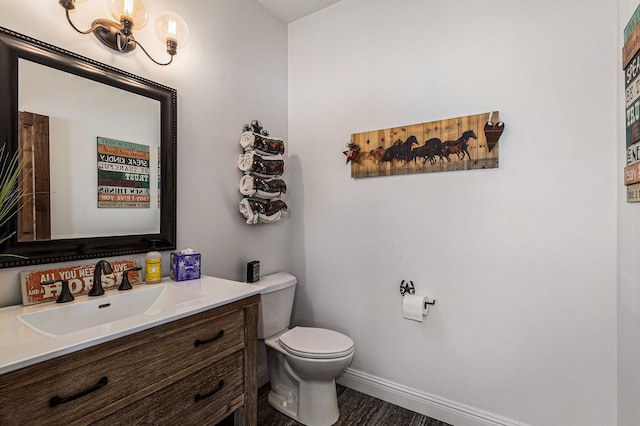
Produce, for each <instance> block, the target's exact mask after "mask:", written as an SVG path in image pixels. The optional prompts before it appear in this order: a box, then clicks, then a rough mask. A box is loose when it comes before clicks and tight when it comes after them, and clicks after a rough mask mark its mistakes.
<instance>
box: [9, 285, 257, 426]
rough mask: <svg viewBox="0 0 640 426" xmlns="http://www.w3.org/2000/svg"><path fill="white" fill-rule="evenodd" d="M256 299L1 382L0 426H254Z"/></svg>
mask: <svg viewBox="0 0 640 426" xmlns="http://www.w3.org/2000/svg"><path fill="white" fill-rule="evenodd" d="M259 298H260V296H259V295H254V296H251V297H248V298H245V299H242V300H239V301H236V302H232V303H229V304H227V305H223V306H220V307H217V308H214V309H211V310H208V311H205V312H202V313H199V314H196V315H193V316H190V317H187V318H184V319H180V320H177V321H173V322H171V323H168V324H164V325H161V326H158V327H154V328H151V329H149V330H145V331H141V332H138V333H135V334H131V335H129V336H125V337H121V338H118V339H116V340H112V341H110V342H106V343H102V344H100V345H97V346H93V347H90V348H87V349H83V350H80V351H77V352H74V353H71V354H69V355H64V356H61V357H58V358H54V359H51V360H48V361H44V362H41V363H39V364H36V365H32V366H29V367H25V368H22V369H20V370H17V371H13V372H10V373H6V374H4V375H1V376H0V424H2V425H25V424H38V425H48V424H51V425H61V424H64V425H84V424H98V425H115V424H126V425H134V424H139V425H143V424H153V425H163V424H166V425H176V424H185V425H187V424H190V425H196V424H197V425H205V424H216V423H218V422H219V421H220V420H222V419H224V418H225V417H227V416H228V415H229V414H231V413H233V412H235V423H236V424H237V425H247V426H249V425H251V426H254V425H256V424H257V377H256V375H257V373H256V370H257V367H256V363H257V349H256V348H257V324H258V304H259V300H260V299H259ZM87 391H90V392H87ZM85 392H87V393H86V394H84V395H83V393H85ZM78 395H81V396H78ZM76 396H78V397H77V398H75V399H73V397H76ZM69 399H71V400H69ZM67 400H69V401H67ZM52 405H55V406H52Z"/></svg>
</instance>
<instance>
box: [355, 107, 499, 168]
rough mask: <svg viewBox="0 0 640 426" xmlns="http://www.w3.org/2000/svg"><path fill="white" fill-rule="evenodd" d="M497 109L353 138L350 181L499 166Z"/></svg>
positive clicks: (357, 135)
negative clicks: (352, 179)
mask: <svg viewBox="0 0 640 426" xmlns="http://www.w3.org/2000/svg"><path fill="white" fill-rule="evenodd" d="M503 130H504V123H503V122H502V121H500V116H499V112H498V111H494V112H487V113H484V114H477V115H470V116H466V117H459V118H451V119H447V120H440V121H433V122H430V123H422V124H412V125H409V126H400V127H394V128H391V129H385V130H374V131H369V132H363V133H356V134H353V135H351V141H350V143H349V144H348V151H345V152H344V154H345V155H346V156H347V162H351V177H353V178H361V177H373V176H389V175H405V174H413V173H431V172H447V171H453V170H475V169H492V168H497V167H498V145H497V144H498V139H499V138H500V136H501V134H502V132H503Z"/></svg>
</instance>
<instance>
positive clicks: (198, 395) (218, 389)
mask: <svg viewBox="0 0 640 426" xmlns="http://www.w3.org/2000/svg"><path fill="white" fill-rule="evenodd" d="M223 387H224V380H220V381H219V382H218V386H216V388H215V389H214V390H212V391H211V392H209V393H205V394H204V395H200V394H199V393H198V394H196V397H195V400H196V402H198V401H202V400H203V399H205V398H209V397H210V396H211V395H213V394H215V393H217V392H220V391H221V390H222V388H223Z"/></svg>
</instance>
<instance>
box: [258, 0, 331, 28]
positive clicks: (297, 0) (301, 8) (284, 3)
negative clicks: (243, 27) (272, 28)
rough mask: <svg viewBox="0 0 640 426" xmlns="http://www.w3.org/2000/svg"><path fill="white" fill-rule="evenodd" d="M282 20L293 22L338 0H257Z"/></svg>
mask: <svg viewBox="0 0 640 426" xmlns="http://www.w3.org/2000/svg"><path fill="white" fill-rule="evenodd" d="M258 1H259V2H260V3H262V5H263V6H264V7H266V8H267V9H269V10H270V11H271V12H272V13H273V14H274V15H276V16H277V17H278V18H280V19H282V20H283V21H284V22H287V23H289V22H293V21H296V20H298V19H300V18H302V17H304V16H307V15H311V14H312V13H314V12H317V11H318V10H321V9H324V8H325V7H327V6H331V5H332V4H334V3H337V2H339V1H340V0H258Z"/></svg>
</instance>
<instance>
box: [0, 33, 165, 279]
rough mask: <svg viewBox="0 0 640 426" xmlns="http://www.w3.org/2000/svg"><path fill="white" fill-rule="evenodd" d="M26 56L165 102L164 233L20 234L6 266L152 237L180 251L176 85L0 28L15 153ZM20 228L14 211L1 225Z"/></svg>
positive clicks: (112, 248) (67, 257) (87, 253)
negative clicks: (21, 65)
mask: <svg viewBox="0 0 640 426" xmlns="http://www.w3.org/2000/svg"><path fill="white" fill-rule="evenodd" d="M20 58H22V59H26V60H29V61H32V62H36V63H38V64H42V65H45V66H48V67H51V68H56V69H58V70H61V71H64V72H67V73H71V74H75V75H77V76H80V77H84V78H88V79H90V80H93V81H97V82H100V83H104V84H106V85H109V86H113V87H117V88H119V89H122V90H126V91H128V92H132V93H137V94H139V95H141V96H145V97H148V98H152V99H156V100H158V101H160V127H161V129H160V152H161V153H160V168H161V170H160V173H161V174H160V182H161V185H160V233H159V234H143V235H125V236H107V237H95V238H71V239H61V240H46V241H27V242H19V241H18V240H17V236H16V234H14V235H13V237H11V238H10V239H9V240H8V241H6V242H5V243H4V244H3V245H2V246H0V268H11V267H16V266H25V265H35V264H42V263H54V262H67V261H73V260H79V259H90V258H97V257H109V256H125V255H129V254H134V253H144V252H146V251H148V250H149V248H150V247H151V240H159V242H156V247H157V248H158V249H159V250H175V248H176V195H177V170H176V168H177V161H176V153H177V93H176V90H175V89H172V88H170V87H166V86H163V85H161V84H158V83H155V82H153V81H150V80H147V79H144V78H142V77H138V76H135V75H133V74H130V73H127V72H125V71H122V70H119V69H117V68H114V67H112V66H110V65H106V64H103V63H100V62H97V61H94V60H93V59H89V58H86V57H83V56H80V55H77V54H75V53H73V52H69V51H66V50H64V49H61V48H59V47H56V46H52V45H50V44H47V43H44V42H42V41H38V40H35V39H33V38H30V37H27V36H25V35H22V34H19V33H16V32H14V31H11V30H9V29H6V28H3V27H0V144H2V143H6V144H7V147H8V148H9V152H10V153H11V154H12V153H14V152H15V151H16V150H17V149H18V59H20ZM96 203H97V201H96ZM16 229H17V217H16V216H15V215H14V216H13V217H12V220H10V221H9V223H8V224H7V225H6V226H5V227H4V229H0V236H2V235H9V234H11V233H12V232H14V231H15V230H16ZM2 253H7V254H13V255H19V256H24V257H25V258H24V259H23V258H16V257H10V256H3V255H2Z"/></svg>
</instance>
